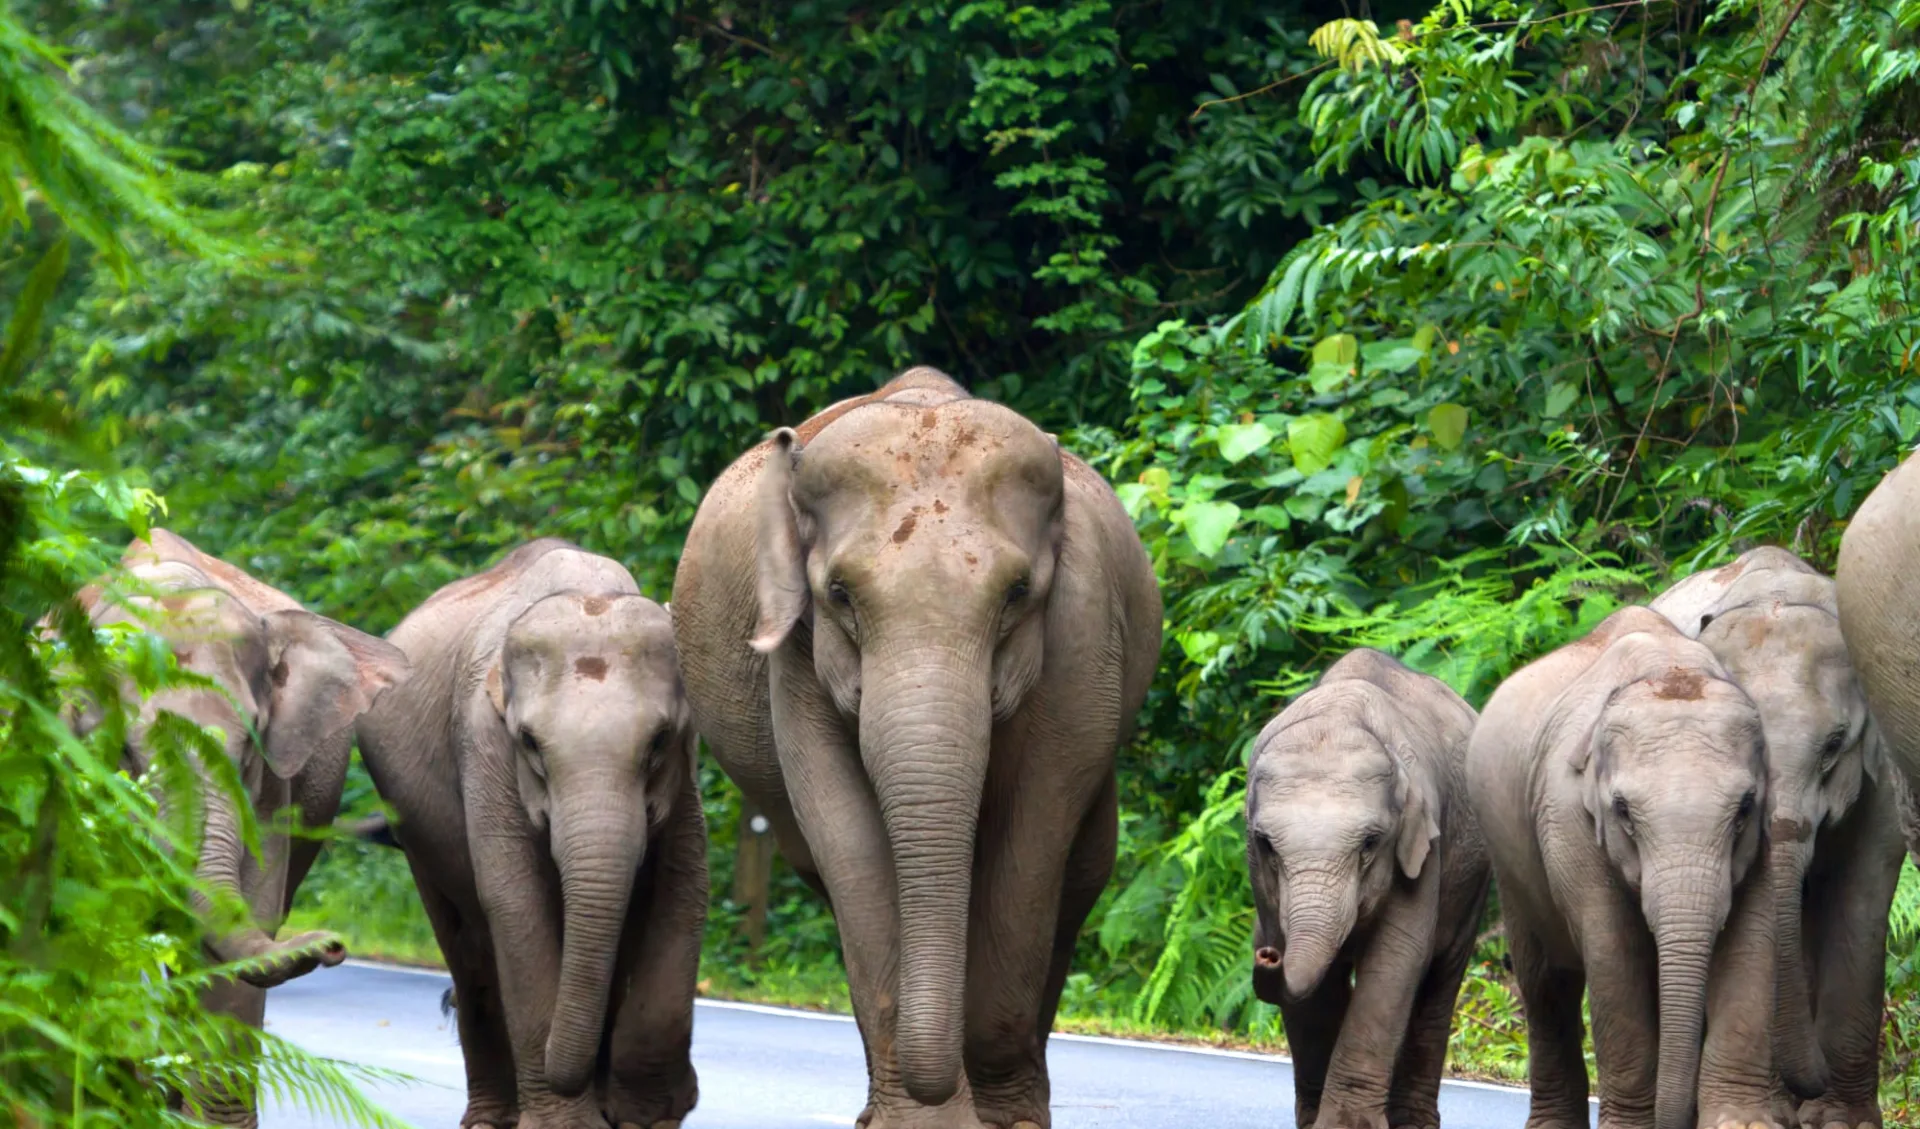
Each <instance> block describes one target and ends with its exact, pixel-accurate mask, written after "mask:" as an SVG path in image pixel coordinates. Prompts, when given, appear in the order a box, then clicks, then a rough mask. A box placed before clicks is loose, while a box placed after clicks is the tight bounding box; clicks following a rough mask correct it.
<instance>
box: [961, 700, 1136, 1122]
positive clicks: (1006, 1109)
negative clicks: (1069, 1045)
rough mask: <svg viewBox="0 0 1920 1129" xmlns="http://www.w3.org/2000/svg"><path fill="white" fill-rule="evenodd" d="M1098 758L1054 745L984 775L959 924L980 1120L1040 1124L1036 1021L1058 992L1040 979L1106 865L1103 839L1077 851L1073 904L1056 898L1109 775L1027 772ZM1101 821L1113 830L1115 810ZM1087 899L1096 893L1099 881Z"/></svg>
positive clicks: (971, 1078)
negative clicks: (966, 907)
mask: <svg viewBox="0 0 1920 1129" xmlns="http://www.w3.org/2000/svg"><path fill="white" fill-rule="evenodd" d="M1015 740H1016V741H1017V740H1018V737H1017V736H1016V737H1015ZM1016 747H1017V746H1016ZM1097 758H1098V750H1097V749H1080V750H1076V749H1072V748H1062V747H1060V746H1058V745H1055V746H1053V747H1050V748H1048V749H1047V755H1046V756H1044V757H1030V758H1027V760H1026V764H1025V766H1024V769H1025V770H1024V771H1019V770H1016V771H1007V770H1006V769H1005V768H1004V767H1003V765H1004V762H1005V760H1011V759H1012V758H1004V759H1003V761H1002V764H994V765H990V766H989V767H988V770H987V783H986V792H985V795H986V800H985V803H984V804H983V809H984V810H983V812H982V815H981V820H980V830H979V835H978V838H977V840H976V846H975V852H976V855H975V858H976V861H975V864H974V889H973V905H972V908H971V910H970V912H969V917H970V920H969V922H968V928H967V988H966V993H967V994H966V1001H967V1002H966V1037H965V1043H964V1058H965V1061H966V1073H967V1082H968V1084H969V1085H970V1086H971V1087H972V1089H973V1103H974V1108H975V1109H976V1110H978V1111H979V1114H980V1120H981V1121H982V1122H984V1123H985V1124H987V1125H990V1126H1002V1127H1005V1126H1014V1125H1021V1126H1022V1129H1025V1126H1027V1125H1034V1126H1046V1125H1048V1124H1050V1123H1051V1120H1052V1118H1051V1115H1050V1113H1049V1112H1048V1109H1049V1100H1048V1098H1049V1092H1048V1090H1049V1088H1048V1081H1047V1048H1046V1041H1047V1033H1048V1028H1047V1026H1046V1025H1044V1024H1043V1022H1042V1020H1043V1016H1044V1018H1045V1020H1046V1021H1047V1022H1050V1021H1051V1019H1052V1011H1053V1006H1055V1005H1057V1004H1058V996H1057V995H1055V996H1053V997H1052V998H1051V999H1050V998H1049V995H1048V988H1049V982H1050V981H1051V979H1052V977H1053V972H1054V965H1055V964H1056V957H1057V956H1058V954H1059V952H1060V949H1061V934H1062V933H1063V932H1064V933H1065V934H1066V941H1065V947H1066V950H1067V957H1068V959H1069V960H1070V959H1071V957H1072V947H1073V938H1074V937H1075V936H1076V935H1077V934H1078V933H1079V927H1080V921H1081V920H1082V919H1084V917H1085V915H1086V912H1087V910H1088V909H1090V908H1091V903H1090V902H1088V900H1087V892H1088V891H1087V886H1089V885H1091V884H1092V882H1093V880H1094V879H1096V878H1098V880H1099V884H1100V886H1104V885H1105V877H1106V873H1107V872H1108V871H1110V870H1111V868H1112V866H1113V853H1112V847H1111V845H1110V843H1111V840H1106V843H1107V844H1109V845H1108V846H1107V852H1106V854H1105V856H1104V857H1103V858H1101V859H1099V860H1094V859H1089V858H1086V857H1084V854H1083V857H1082V858H1081V859H1080V860H1079V861H1080V862H1081V864H1082V866H1081V869H1082V871H1083V873H1081V874H1079V875H1076V876H1074V877H1075V878H1076V879H1078V881H1075V882H1074V886H1075V889H1074V897H1073V900H1074V901H1075V902H1076V903H1079V904H1076V905H1071V906H1069V905H1068V904H1067V899H1066V897H1065V896H1064V895H1065V893H1066V886H1067V883H1068V881H1069V879H1068V873H1069V870H1070V869H1071V868H1072V861H1073V859H1072V856H1073V854H1074V849H1075V847H1076V846H1081V845H1082V843H1081V841H1082V839H1083V836H1086V835H1087V832H1088V831H1089V829H1090V830H1091V835H1090V837H1089V838H1088V841H1087V842H1085V844H1084V846H1085V848H1086V850H1085V854H1092V853H1095V852H1096V851H1097V850H1098V849H1099V847H1100V846H1101V845H1102V842H1101V841H1100V840H1101V831H1102V830H1103V828H1102V827H1101V826H1100V825H1099V815H1098V813H1097V812H1096V811H1095V810H1094V807H1095V805H1096V804H1097V803H1099V802H1102V801H1104V802H1105V803H1107V804H1108V805H1112V804H1113V803H1114V800H1113V799H1112V796H1113V794H1114V793H1113V784H1112V778H1111V777H1110V776H1107V777H1104V778H1102V777H1093V778H1091V779H1087V780H1084V781H1080V780H1072V779H1064V778H1062V777H1061V775H1060V774H1059V773H1057V772H1054V771H1047V772H1044V773H1043V772H1038V771H1033V770H1034V769H1036V768H1038V767H1040V766H1042V765H1044V766H1045V767H1046V768H1047V769H1048V770H1052V769H1053V768H1054V767H1055V766H1057V765H1070V764H1087V763H1089V762H1090V761H1092V762H1096V763H1097ZM1081 775H1082V776H1085V775H1086V774H1085V773H1082V774H1081ZM1062 813H1079V818H1078V819H1077V821H1074V822H1068V821H1067V820H1063V819H1062V818H1061V815H1062ZM1112 818H1113V819H1114V826H1115V828H1116V831H1115V834H1116V835H1117V834H1118V832H1117V827H1118V822H1117V820H1118V817H1117V816H1114V817H1112ZM1063 825H1064V826H1065V827H1073V828H1075V830H1074V832H1073V834H1072V836H1071V837H1069V836H1067V835H1065V834H1062V831H1063V829H1064V828H1063ZM1095 868H1098V869H1097V870H1096V869H1095ZM1092 894H1093V896H1094V897H1095V898H1097V897H1099V887H1098V886H1095V887H1094V888H1093V890H1092ZM1069 918H1072V919H1073V920H1072V921H1069V920H1068V919H1069ZM1048 923H1051V924H1052V926H1053V927H1052V928H1048V927H1047V926H1048ZM1060 963H1064V962H1060ZM1062 972H1063V974H1062V978H1061V982H1062V986H1064V984H1065V977H1064V969H1063V970H1062Z"/></svg>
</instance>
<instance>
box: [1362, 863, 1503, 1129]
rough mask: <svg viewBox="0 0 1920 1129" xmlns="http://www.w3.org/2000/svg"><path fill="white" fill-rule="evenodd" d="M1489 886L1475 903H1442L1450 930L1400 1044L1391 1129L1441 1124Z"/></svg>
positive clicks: (1389, 1115) (1433, 1128) (1429, 1128)
mask: <svg viewBox="0 0 1920 1129" xmlns="http://www.w3.org/2000/svg"><path fill="white" fill-rule="evenodd" d="M1486 891H1487V885H1486V882H1485V880H1484V879H1483V880H1482V881H1481V882H1480V884H1479V894H1478V895H1477V896H1476V897H1474V898H1473V899H1472V900H1471V904H1470V905H1468V906H1465V907H1455V906H1447V905H1444V903H1443V906H1442V911H1441V912H1442V920H1441V921H1440V922H1439V924H1440V925H1441V926H1443V927H1445V928H1447V929H1448V931H1449V932H1448V934H1447V936H1446V937H1444V938H1443V939H1442V942H1443V943H1442V946H1441V948H1440V951H1439V952H1438V953H1437V954H1436V956H1435V958H1434V961H1433V963H1432V964H1431V965H1429V966H1428V969H1427V974H1426V977H1425V978H1424V979H1423V980H1422V981H1421V983H1420V991H1419V994H1418V995H1417V996H1415V997H1414V1002H1413V1018H1412V1021H1411V1022H1410V1023H1408V1025H1407V1037H1406V1039H1405V1040H1404V1041H1402V1042H1401V1044H1400V1061H1399V1063H1398V1064H1396V1065H1395V1067H1394V1072H1393V1088H1392V1090H1391V1091H1390V1092H1389V1094H1388V1097H1387V1124H1388V1125H1390V1126H1392V1129H1439V1125H1440V1076H1441V1075H1442V1074H1443V1073H1444V1072H1445V1069H1446V1061H1447V1038H1448V1036H1449V1035H1451V1034H1452V1032H1453V1008H1454V1003H1455V1001H1457V1000H1458V999H1459V997H1460V981H1461V980H1462V979H1464V978H1465V977H1466V974H1467V964H1468V962H1470V961H1471V960H1472V959H1473V949H1474V943H1475V942H1476V941H1477V940H1478V938H1479V933H1480V919H1481V917H1482V915H1483V914H1484V912H1485V910H1486V904H1487V893H1486ZM1448 915H1452V916H1451V919H1449V917H1448Z"/></svg>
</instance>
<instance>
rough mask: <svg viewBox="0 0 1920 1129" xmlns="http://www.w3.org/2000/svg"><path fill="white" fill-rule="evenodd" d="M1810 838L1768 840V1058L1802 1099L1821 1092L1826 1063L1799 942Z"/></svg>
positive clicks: (1825, 1074)
mask: <svg viewBox="0 0 1920 1129" xmlns="http://www.w3.org/2000/svg"><path fill="white" fill-rule="evenodd" d="M1812 858H1813V839H1812V836H1811V835H1808V836H1807V837H1806V838H1805V839H1790V838H1788V837H1787V836H1785V835H1781V836H1778V837H1776V838H1775V839H1774V842H1773V858H1772V860H1771V861H1772V868H1771V869H1772V872H1773V891H1772V894H1773V912H1774V969H1775V972H1776V976H1775V978H1774V979H1775V985H1776V986H1775V988H1774V1009H1773V1057H1774V1067H1775V1069H1777V1070H1778V1071H1779V1072H1780V1078H1781V1080H1782V1081H1784V1082H1785V1083H1786V1084H1787V1088H1788V1089H1789V1090H1792V1091H1793V1093H1794V1095H1795V1096H1797V1097H1799V1098H1801V1099H1802V1100H1805V1099H1809V1098H1815V1097H1818V1096H1820V1095H1821V1094H1823V1093H1825V1092H1826V1089H1827V1062H1826V1057H1825V1056H1824V1055H1822V1054H1821V1052H1820V1042H1819V1040H1818V1039H1817V1038H1815V1037H1814V1028H1813V998H1812V985H1811V984H1810V983H1809V980H1810V977H1809V976H1808V974H1807V965H1806V958H1805V956H1804V951H1803V948H1802V942H1801V921H1802V918H1803V916H1804V911H1803V901H1802V897H1801V889H1802V884H1803V883H1804V882H1805V881H1806V873H1807V866H1808V864H1809V863H1810V862H1811V861H1812Z"/></svg>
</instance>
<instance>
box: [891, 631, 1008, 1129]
mask: <svg viewBox="0 0 1920 1129" xmlns="http://www.w3.org/2000/svg"><path fill="white" fill-rule="evenodd" d="M918 652H919V653H915V654H912V655H907V656H901V655H898V654H895V655H890V656H888V657H887V658H885V659H882V660H880V661H874V660H869V661H868V663H867V664H866V666H865V670H864V672H863V676H862V683H863V693H862V700H861V718H860V750H861V756H862V759H863V760H864V761H865V763H866V768H867V773H868V775H869V777H870V778H871V779H872V780H873V786H874V794H875V796H876V797H877V798H878V800H879V804H880V814H881V818H882V820H883V821H884V823H885V825H886V829H887V840H888V843H889V845H890V846H891V848H892V851H893V865H894V877H895V881H896V883H897V895H898V905H899V928H900V962H899V974H898V975H899V984H898V992H897V1005H896V1007H897V1010H896V1013H895V1014H896V1018H895V1030H894V1052H895V1055H896V1056H897V1058H898V1060H899V1064H900V1076H901V1082H902V1084H903V1085H904V1086H905V1087H906V1091H907V1093H908V1094H909V1095H910V1096H911V1097H912V1098H913V1099H914V1100H915V1101H917V1102H920V1103H922V1104H924V1105H942V1104H944V1103H946V1102H947V1101H948V1100H950V1099H951V1098H952V1097H953V1095H954V1094H955V1093H956V1092H957V1091H958V1090H959V1087H960V1072H961V1044H962V1039H963V1035H964V1030H965V997H966V973H967V909H968V906H969V904H970V903H971V900H972V894H973V856H974V833H975V831H976V830H977V829H978V825H979V819H980V792H981V787H982V785H983V782H984V781H985V778H986V767H987V750H988V743H989V737H990V733H991V704H990V701H989V696H988V685H989V683H988V675H987V669H986V663H985V660H984V656H977V655H970V654H966V653H964V652H956V651H953V650H948V649H946V648H942V647H939V646H936V645H931V644H922V645H920V646H919V648H918Z"/></svg>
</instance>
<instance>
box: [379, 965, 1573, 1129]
mask: <svg viewBox="0 0 1920 1129" xmlns="http://www.w3.org/2000/svg"><path fill="white" fill-rule="evenodd" d="M341 963H342V964H347V965H351V966H353V967H355V968H372V969H378V970H381V971H385V972H405V973H408V974H410V975H413V976H437V977H440V978H441V979H445V978H446V975H447V974H446V973H444V972H438V971H435V970H433V969H430V968H410V967H408V966H406V965H403V964H380V963H378V962H376V961H370V960H357V959H353V958H349V959H347V960H345V961H342V962H341ZM694 1003H695V1004H696V1005H697V1006H699V1007H710V1008H716V1009H719V1010H722V1011H746V1012H752V1013H754V1014H756V1015H773V1016H784V1017H788V1018H792V1019H818V1020H824V1021H826V1022H828V1023H852V1022H853V1016H851V1015H836V1014H834V1013H833V1012H827V1011H801V1010H799V1009H797V1008H786V1007H774V1006H772V1005H770V1004H748V1003H741V1002H739V1001H737V1000H706V999H702V1000H695V1001H694ZM1049 1037H1050V1038H1053V1039H1062V1040H1065V1041H1067V1042H1074V1043H1098V1044H1101V1045H1103V1046H1110V1047H1131V1048H1134V1049H1136V1050H1149V1051H1172V1052H1174V1053H1176V1054H1189V1055H1207V1056H1210V1057H1213V1058H1239V1059H1246V1060H1248V1061H1250V1062H1277V1063H1281V1064H1284V1065H1287V1066H1292V1065H1293V1059H1292V1058H1290V1057H1289V1056H1287V1055H1274V1054H1262V1053H1261V1052H1259V1051H1237V1050H1232V1049H1229V1048H1226V1047H1195V1046H1189V1045H1188V1044H1186V1043H1155V1042H1150V1041H1148V1040H1145V1039H1116V1038H1114V1037H1112V1036H1110V1035H1072V1034H1067V1033H1064V1032H1060V1031H1056V1032H1054V1033H1053V1034H1052V1035H1051V1036H1049ZM1440 1084H1441V1085H1443V1086H1459V1087H1462V1088H1464V1089H1468V1090H1491V1091H1493V1092H1494V1093H1499V1094H1524V1093H1526V1092H1527V1088H1526V1087H1525V1086H1506V1085H1502V1084H1500V1083H1498V1082H1481V1081H1479V1080H1477V1079H1473V1078H1444V1079H1442V1080H1441V1083H1440ZM1587 1101H1588V1103H1589V1104H1592V1105H1598V1104H1599V1102H1600V1099H1599V1098H1598V1097H1591V1098H1588V1099H1587ZM813 1118H814V1120H829V1121H832V1122H833V1123H834V1124H836V1125H838V1124H844V1123H845V1119H844V1118H839V1117H832V1116H830V1115H828V1114H815V1115H813Z"/></svg>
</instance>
